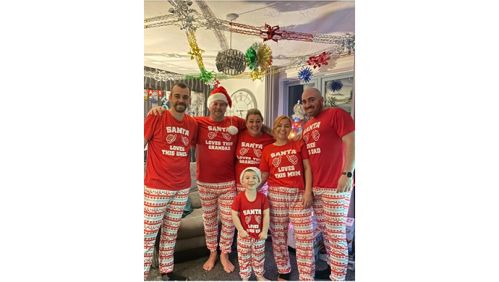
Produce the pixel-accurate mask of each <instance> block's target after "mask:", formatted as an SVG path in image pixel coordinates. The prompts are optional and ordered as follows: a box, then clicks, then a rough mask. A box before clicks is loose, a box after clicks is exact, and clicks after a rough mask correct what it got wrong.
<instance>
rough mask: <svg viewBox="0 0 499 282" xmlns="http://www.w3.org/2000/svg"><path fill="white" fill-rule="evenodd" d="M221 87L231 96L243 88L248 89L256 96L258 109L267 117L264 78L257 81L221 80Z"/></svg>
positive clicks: (247, 79)
mask: <svg viewBox="0 0 499 282" xmlns="http://www.w3.org/2000/svg"><path fill="white" fill-rule="evenodd" d="M220 85H221V86H223V87H225V89H227V92H229V94H230V95H232V94H233V93H234V92H236V91H237V90H239V89H241V88H246V89H248V90H250V91H251V92H253V95H255V99H256V105H257V108H258V109H259V110H260V111H261V112H262V114H263V115H264V117H265V114H264V112H265V107H266V105H265V78H263V79H262V80H259V79H256V80H255V81H253V80H251V79H250V78H245V79H225V80H220Z"/></svg>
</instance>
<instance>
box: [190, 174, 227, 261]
mask: <svg viewBox="0 0 499 282" xmlns="http://www.w3.org/2000/svg"><path fill="white" fill-rule="evenodd" d="M197 184H198V188H199V196H200V198H201V207H202V209H203V224H204V234H205V239H206V247H207V248H208V249H209V250H210V252H216V250H217V236H218V212H220V218H221V221H222V230H221V233H220V250H221V251H222V253H224V254H227V253H230V252H231V247H232V241H233V240H234V229H235V228H234V223H233V222H232V214H231V205H232V202H233V201H234V198H235V197H236V184H235V181H230V182H225V183H203V182H198V183H197Z"/></svg>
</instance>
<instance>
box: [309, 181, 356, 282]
mask: <svg viewBox="0 0 499 282" xmlns="http://www.w3.org/2000/svg"><path fill="white" fill-rule="evenodd" d="M312 190H313V192H314V204H313V207H314V214H315V216H316V218H317V223H318V225H319V230H321V232H322V234H323V238H324V246H325V247H326V251H327V255H328V256H327V257H328V264H329V265H330V266H331V276H330V277H329V278H330V279H331V280H332V281H344V280H345V277H346V274H347V266H348V244H347V239H346V219H347V213H348V207H349V205H350V195H351V191H350V192H344V193H336V188H319V187H313V188H312Z"/></svg>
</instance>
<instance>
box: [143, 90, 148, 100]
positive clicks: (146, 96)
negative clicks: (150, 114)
mask: <svg viewBox="0 0 499 282" xmlns="http://www.w3.org/2000/svg"><path fill="white" fill-rule="evenodd" d="M148 99H149V94H148V93H147V89H144V101H147V100H148Z"/></svg>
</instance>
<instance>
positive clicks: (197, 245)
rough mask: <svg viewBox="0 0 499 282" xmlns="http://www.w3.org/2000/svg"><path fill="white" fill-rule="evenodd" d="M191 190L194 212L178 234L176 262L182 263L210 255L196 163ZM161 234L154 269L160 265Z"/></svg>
mask: <svg viewBox="0 0 499 282" xmlns="http://www.w3.org/2000/svg"><path fill="white" fill-rule="evenodd" d="M190 174H191V189H190V192H189V202H190V205H191V208H192V211H191V212H190V213H189V214H188V215H186V216H185V217H184V218H182V220H181V222H180V227H179V230H178V232H177V241H176V243H175V253H174V257H175V261H176V262H181V261H185V260H189V259H195V258H198V257H202V256H205V255H208V254H209V251H208V249H207V248H206V241H205V237H204V225H203V211H202V209H201V199H200V197H199V192H198V187H197V185H196V163H195V162H191V165H190ZM160 234H161V232H158V236H157V237H156V244H155V250H154V259H153V267H157V266H158V265H159V262H158V250H159V238H160Z"/></svg>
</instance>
